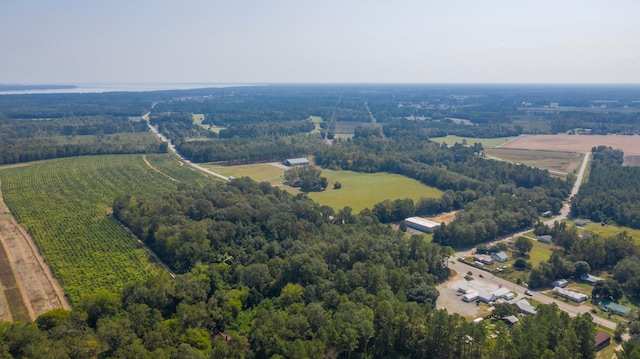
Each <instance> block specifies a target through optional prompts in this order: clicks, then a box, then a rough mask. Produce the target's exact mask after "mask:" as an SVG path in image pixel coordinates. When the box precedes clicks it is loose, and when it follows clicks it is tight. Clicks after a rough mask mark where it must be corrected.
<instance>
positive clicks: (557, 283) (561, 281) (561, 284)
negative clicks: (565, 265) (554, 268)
mask: <svg viewBox="0 0 640 359" xmlns="http://www.w3.org/2000/svg"><path fill="white" fill-rule="evenodd" d="M567 285H569V282H568V281H567V280H566V279H558V280H556V281H553V282H551V286H552V287H560V288H564V287H566V286H567Z"/></svg>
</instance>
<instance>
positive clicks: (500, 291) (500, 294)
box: [491, 287, 510, 298]
mask: <svg viewBox="0 0 640 359" xmlns="http://www.w3.org/2000/svg"><path fill="white" fill-rule="evenodd" d="M509 293H510V292H509V289H507V288H505V287H500V288H498V289H496V290H494V291H492V292H491V294H493V295H494V296H495V297H496V298H504V297H505V296H506V295H508V294H509Z"/></svg>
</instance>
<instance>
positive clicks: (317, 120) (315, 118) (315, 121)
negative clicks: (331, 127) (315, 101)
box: [309, 116, 323, 133]
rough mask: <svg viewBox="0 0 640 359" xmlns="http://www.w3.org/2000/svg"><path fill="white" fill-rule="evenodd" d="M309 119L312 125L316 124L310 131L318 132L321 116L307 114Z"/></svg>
mask: <svg viewBox="0 0 640 359" xmlns="http://www.w3.org/2000/svg"><path fill="white" fill-rule="evenodd" d="M309 120H310V121H311V122H313V125H314V126H316V128H314V129H313V131H311V133H320V123H322V122H323V120H322V117H320V116H309Z"/></svg>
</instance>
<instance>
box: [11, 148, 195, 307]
mask: <svg viewBox="0 0 640 359" xmlns="http://www.w3.org/2000/svg"><path fill="white" fill-rule="evenodd" d="M148 157H149V160H150V161H149V163H151V164H153V165H154V167H156V168H155V169H153V168H151V167H150V166H149V165H148V164H147V163H146V162H145V161H144V159H143V156H142V155H111V156H91V157H75V158H65V159H56V160H50V161H44V162H37V163H32V164H29V165H27V166H21V167H13V168H3V169H1V170H0V178H1V180H2V192H3V195H4V200H5V202H6V204H7V205H8V207H9V208H10V209H11V211H12V212H13V214H14V215H15V217H16V219H17V220H18V221H19V222H20V223H21V224H22V225H23V226H24V227H25V228H26V229H27V230H28V232H29V233H30V234H31V235H32V237H33V238H34V240H35V242H36V244H37V245H38V249H39V250H40V252H41V254H42V255H43V257H44V258H45V259H46V260H47V262H48V264H49V265H50V266H51V269H52V271H53V272H54V274H55V275H56V276H57V278H58V279H59V280H60V281H61V283H62V285H63V287H64V289H65V290H66V292H67V294H68V295H69V297H70V299H71V300H72V302H77V300H78V299H79V298H80V297H81V296H82V295H85V294H90V293H95V292H97V291H99V290H102V289H107V290H109V291H116V292H117V291H120V290H122V289H123V288H124V287H125V286H126V285H128V284H131V283H133V282H135V281H138V280H142V279H145V278H147V277H149V276H151V275H156V274H159V273H161V272H162V270H161V269H160V267H159V266H158V265H157V264H156V263H155V262H152V260H151V259H150V257H149V256H148V255H147V253H146V252H145V251H144V249H142V248H140V246H139V245H138V243H137V241H136V240H135V239H134V238H133V237H131V236H130V235H129V234H128V233H127V232H126V231H125V230H124V229H123V228H122V227H121V226H120V225H119V224H118V222H116V221H115V220H113V219H112V218H111V217H110V216H108V213H109V211H110V208H111V204H112V203H113V200H114V198H115V196H116V195H119V194H131V195H141V194H145V193H158V192H160V193H162V192H166V191H171V190H173V189H175V188H176V186H177V183H176V181H173V180H171V179H169V178H168V176H170V177H173V178H175V179H177V180H178V181H180V180H182V179H192V178H203V179H204V180H206V178H204V177H202V176H200V177H197V176H199V175H197V174H196V173H194V172H193V171H192V170H191V169H189V168H187V167H186V166H182V167H181V166H180V165H179V162H177V160H176V158H175V157H173V156H170V155H148ZM169 168H170V169H171V173H169V174H163V173H160V171H162V170H168V169H169Z"/></svg>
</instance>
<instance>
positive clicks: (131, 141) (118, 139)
mask: <svg viewBox="0 0 640 359" xmlns="http://www.w3.org/2000/svg"><path fill="white" fill-rule="evenodd" d="M48 139H51V140H52V141H53V142H55V143H56V144H57V145H84V144H88V143H96V142H104V143H118V144H122V145H123V146H132V145H133V146H144V147H146V146H148V145H151V144H154V143H159V142H160V140H159V139H158V137H157V136H156V135H154V134H153V133H151V132H122V133H114V134H110V135H104V136H100V138H98V136H95V135H76V136H51V137H49V138H48Z"/></svg>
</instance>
